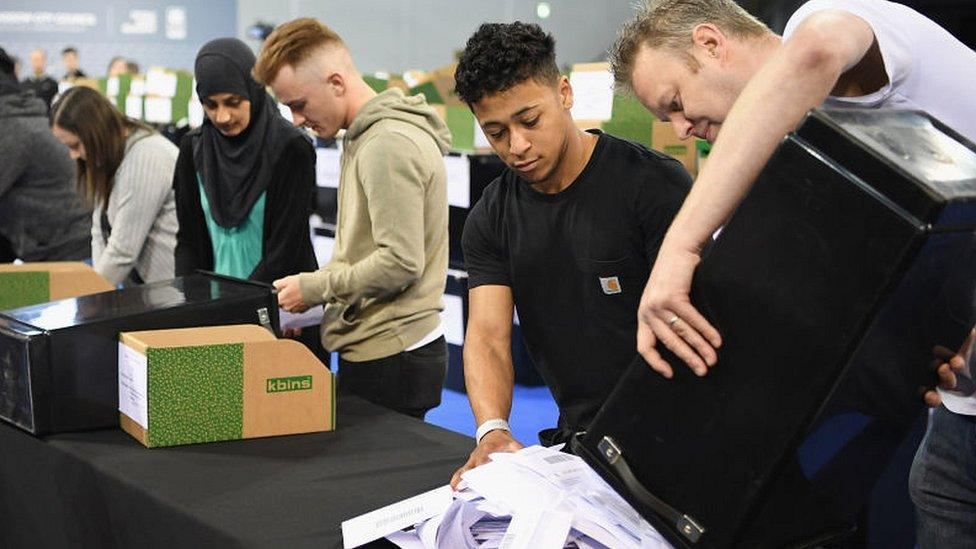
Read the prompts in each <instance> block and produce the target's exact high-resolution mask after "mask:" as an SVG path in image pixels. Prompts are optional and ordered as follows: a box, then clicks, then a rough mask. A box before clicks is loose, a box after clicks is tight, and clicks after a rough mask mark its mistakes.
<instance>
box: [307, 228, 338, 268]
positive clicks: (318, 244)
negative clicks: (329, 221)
mask: <svg viewBox="0 0 976 549" xmlns="http://www.w3.org/2000/svg"><path fill="white" fill-rule="evenodd" d="M333 249H335V239H334V238H331V237H328V236H319V235H313V236H312V250H313V251H314V252H315V260H316V261H318V263H319V265H320V266H321V265H325V264H327V263H328V262H329V260H330V259H332V250H333Z"/></svg>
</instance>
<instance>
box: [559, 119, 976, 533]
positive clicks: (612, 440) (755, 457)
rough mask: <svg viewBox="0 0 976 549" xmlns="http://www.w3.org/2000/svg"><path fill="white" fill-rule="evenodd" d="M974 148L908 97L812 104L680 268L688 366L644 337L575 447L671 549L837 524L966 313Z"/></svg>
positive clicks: (974, 219) (844, 528) (899, 435)
mask: <svg viewBox="0 0 976 549" xmlns="http://www.w3.org/2000/svg"><path fill="white" fill-rule="evenodd" d="M974 200H976V148H974V146H973V144H972V143H970V142H968V141H967V140H965V139H964V138H962V137H960V136H959V135H958V134H956V133H955V132H953V131H952V130H950V129H948V128H946V127H945V126H943V125H942V124H940V123H939V122H938V121H936V120H934V119H932V118H931V117H929V116H927V115H925V114H923V113H919V112H912V111H874V110H850V111H820V110H816V111H812V112H811V113H810V114H809V115H808V116H807V117H806V119H805V120H804V121H803V123H802V124H801V125H800V126H799V128H798V130H797V131H796V132H795V133H793V134H790V135H789V136H788V137H787V138H786V139H784V141H783V142H782V143H781V144H780V146H779V148H778V149H777V150H776V152H775V154H774V155H773V156H772V158H771V159H770V161H769V162H768V164H767V165H766V166H765V168H764V169H763V171H762V172H761V174H760V176H759V178H758V180H757V181H756V183H755V185H754V187H753V188H752V190H751V191H750V193H749V195H748V196H747V197H746V199H745V200H744V201H743V203H742V205H741V206H740V207H739V209H738V210H737V211H736V212H735V214H734V215H733V217H732V218H731V219H730V221H729V223H728V224H727V225H726V226H725V228H724V230H723V231H722V232H721V233H720V235H719V236H718V237H717V239H716V241H715V242H714V243H713V245H711V246H710V247H709V248H708V249H707V250H706V252H705V253H704V254H703V257H702V262H701V264H700V265H699V268H698V270H697V272H696V274H695V279H694V283H693V288H692V296H691V297H692V301H693V303H694V304H695V305H696V306H697V307H698V308H699V310H700V311H701V312H702V313H703V314H704V315H705V316H706V317H707V318H709V319H710V321H711V322H712V323H713V324H714V325H715V327H716V328H717V329H718V330H719V332H720V333H721V334H722V336H723V345H722V347H721V348H720V349H719V359H718V363H717V365H716V366H714V367H713V368H711V369H710V371H709V373H708V374H707V375H706V376H705V377H702V378H698V377H696V376H694V374H693V373H692V372H691V371H690V370H689V369H688V368H687V367H686V366H685V365H684V363H683V362H681V361H680V360H678V359H677V358H675V357H674V356H673V355H671V354H670V353H668V352H667V351H666V350H664V349H663V347H662V346H658V348H659V349H661V350H662V352H663V353H664V356H665V358H666V359H667V360H668V361H669V362H670V363H671V365H672V367H673V368H674V370H675V376H674V379H672V380H668V379H665V378H663V377H662V376H660V375H658V374H657V373H655V372H653V371H652V370H651V369H650V367H649V366H648V365H647V364H646V363H644V361H643V360H642V359H640V358H638V359H636V360H635V362H634V364H632V366H631V367H630V369H629V370H628V372H627V373H626V374H625V375H624V377H623V378H622V379H621V380H620V382H619V384H618V386H617V387H616V388H615V390H614V391H613V393H612V394H611V396H610V397H609V399H608V400H607V402H606V404H605V405H604V407H603V408H602V410H601V411H600V413H599V414H598V415H597V417H596V418H595V420H594V421H593V423H592V424H591V425H590V428H589V429H588V431H587V433H586V434H585V435H584V436H582V437H581V438H580V440H579V441H578V444H576V445H575V448H576V450H577V451H578V452H579V453H581V454H582V455H583V456H584V457H585V459H586V460H587V461H588V462H589V463H590V464H591V465H593V466H594V468H595V469H596V470H598V471H599V472H600V474H601V475H602V476H604V478H606V479H607V480H608V482H610V483H611V484H612V485H614V487H615V488H616V489H618V490H619V491H620V492H621V494H623V495H624V496H625V497H626V498H627V499H628V500H629V501H630V502H631V503H632V504H634V505H635V507H636V508H637V509H638V510H639V511H640V512H641V514H642V515H644V516H645V517H646V518H647V519H648V520H649V521H650V522H652V523H653V524H654V525H655V526H656V527H657V528H658V529H659V530H660V531H661V532H662V533H663V534H664V535H665V536H666V537H667V538H668V539H669V540H670V541H671V542H672V543H673V544H674V545H676V546H679V547H709V548H711V547H749V548H753V547H790V546H799V547H803V546H817V545H819V544H821V543H827V542H828V541H829V540H834V539H839V538H843V537H845V536H846V535H850V533H851V532H852V531H853V528H854V526H853V525H854V524H855V522H856V520H857V517H858V514H859V513H860V512H861V511H862V509H863V506H864V504H865V501H866V499H867V498H868V496H869V494H870V493H871V490H872V486H873V485H874V483H875V481H876V480H877V478H878V477H879V476H880V475H881V474H882V472H883V471H884V469H885V467H886V464H887V463H888V461H889V460H890V459H891V457H892V456H893V455H894V454H895V452H896V450H897V449H898V448H899V445H900V444H901V443H902V441H903V440H904V439H905V437H906V436H907V435H908V434H909V432H910V431H911V428H912V426H913V425H917V421H918V420H919V418H920V417H921V416H922V414H923V410H924V405H923V403H922V396H921V395H922V393H923V392H924V390H925V388H926V387H932V386H934V385H935V383H936V379H935V375H934V373H933V372H932V370H931V362H932V349H933V346H935V345H943V346H945V347H948V348H958V347H959V345H961V343H962V341H963V340H964V337H965V335H966V334H967V333H968V331H969V329H970V328H971V327H972V326H973V325H974V320H976V319H974V285H976V232H974V230H976V201H974Z"/></svg>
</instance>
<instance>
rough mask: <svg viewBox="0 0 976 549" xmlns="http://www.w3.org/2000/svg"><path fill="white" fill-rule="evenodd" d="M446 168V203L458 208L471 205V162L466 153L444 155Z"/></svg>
mask: <svg viewBox="0 0 976 549" xmlns="http://www.w3.org/2000/svg"><path fill="white" fill-rule="evenodd" d="M444 166H445V167H446V168H447V203H448V204H450V205H451V206H457V207H459V208H470V207H471V164H470V163H469V162H468V157H467V156H466V155H461V156H445V157H444Z"/></svg>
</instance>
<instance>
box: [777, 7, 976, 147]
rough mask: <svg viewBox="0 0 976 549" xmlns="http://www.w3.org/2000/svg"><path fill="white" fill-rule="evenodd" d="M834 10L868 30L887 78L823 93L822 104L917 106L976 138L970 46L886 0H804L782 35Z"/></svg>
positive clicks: (974, 56)
mask: <svg viewBox="0 0 976 549" xmlns="http://www.w3.org/2000/svg"><path fill="white" fill-rule="evenodd" d="M823 10H840V11H846V12H849V13H852V14H854V15H856V16H858V17H860V18H861V19H863V20H864V21H865V22H866V23H867V24H868V25H870V26H871V29H872V30H873V31H874V36H875V38H877V40H878V47H879V48H880V49H881V57H882V58H883V59H884V64H885V71H886V72H887V73H888V84H887V85H885V86H884V87H883V88H882V89H880V90H878V91H876V92H874V93H872V94H869V95H865V96H861V97H833V96H831V97H829V98H827V101H826V102H824V106H825V107H836V108H842V107H886V108H901V109H921V110H923V111H925V112H927V113H929V114H931V115H932V116H934V117H936V118H938V119H939V120H940V121H941V122H942V123H943V124H946V125H948V126H949V127H951V128H952V129H954V130H956V131H957V132H959V133H961V134H962V135H964V136H966V137H967V138H968V139H969V140H970V141H974V142H976V101H973V100H972V94H973V91H974V90H976V52H974V51H973V50H971V49H969V48H968V47H966V45H965V44H963V43H962V42H960V41H959V40H957V39H956V38H955V37H953V36H952V35H951V34H949V32H948V31H946V30H945V29H943V28H942V27H940V26H939V25H937V24H936V23H935V22H933V21H932V20H931V19H929V18H927V17H925V16H924V15H922V14H920V13H918V12H917V11H915V10H913V9H911V8H909V7H908V6H904V5H902V4H896V3H894V2H888V1H886V0H810V1H809V2H807V3H806V4H803V5H802V6H800V9H798V10H796V13H794V14H793V15H792V16H791V17H790V20H789V21H788V22H787V23H786V29H785V30H784V31H783V38H784V39H788V38H789V37H790V35H791V34H793V31H795V30H796V27H797V26H798V25H799V24H800V22H801V21H803V20H804V19H805V18H807V17H808V16H809V15H810V14H812V13H814V12H818V11H823Z"/></svg>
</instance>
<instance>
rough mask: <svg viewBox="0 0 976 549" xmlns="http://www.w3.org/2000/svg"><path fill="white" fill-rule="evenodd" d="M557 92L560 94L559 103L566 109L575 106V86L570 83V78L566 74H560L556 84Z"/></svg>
mask: <svg viewBox="0 0 976 549" xmlns="http://www.w3.org/2000/svg"><path fill="white" fill-rule="evenodd" d="M556 93H557V94H558V96H559V104H560V106H562V108H563V109H565V110H567V111H568V110H570V109H572V108H573V86H572V85H570V83H569V78H568V77H567V76H565V75H560V76H559V82H558V83H557V84H556Z"/></svg>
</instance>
